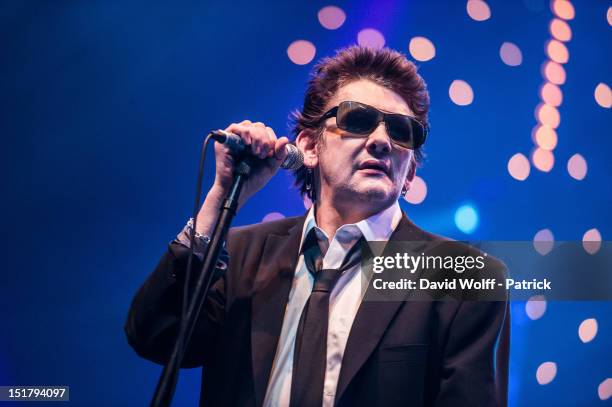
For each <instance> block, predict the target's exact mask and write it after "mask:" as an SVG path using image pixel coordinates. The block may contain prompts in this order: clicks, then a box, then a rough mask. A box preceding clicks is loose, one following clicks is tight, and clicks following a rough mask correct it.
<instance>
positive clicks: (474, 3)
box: [466, 0, 491, 21]
mask: <svg viewBox="0 0 612 407" xmlns="http://www.w3.org/2000/svg"><path fill="white" fill-rule="evenodd" d="M466 9H467V13H468V15H469V16H470V17H472V18H473V19H474V20H476V21H484V20H488V19H489V18H490V17H491V9H490V8H489V5H488V4H487V3H486V2H484V1H482V0H468V2H467V4H466Z"/></svg>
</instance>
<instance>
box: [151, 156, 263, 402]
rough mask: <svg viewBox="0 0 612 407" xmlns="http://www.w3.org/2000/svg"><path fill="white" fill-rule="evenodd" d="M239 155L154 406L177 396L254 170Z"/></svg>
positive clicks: (159, 385) (157, 390) (154, 400)
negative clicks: (187, 352) (227, 239)
mask: <svg viewBox="0 0 612 407" xmlns="http://www.w3.org/2000/svg"><path fill="white" fill-rule="evenodd" d="M237 158H238V159H237V162H236V164H235V166H234V179H233V181H232V187H231V189H230V191H229V193H228V194H227V197H226V198H225V200H224V201H223V206H222V207H221V210H220V215H219V218H218V220H217V224H216V225H215V228H214V230H213V233H212V236H211V238H210V243H209V244H208V245H207V247H206V252H205V253H204V263H203V266H202V271H201V273H200V274H199V276H198V279H197V281H196V285H195V287H194V289H193V294H192V296H191V301H189V305H188V307H187V313H186V314H185V320H184V321H181V326H180V330H179V333H178V336H177V339H176V342H175V344H174V348H173V351H172V354H171V356H170V359H169V360H168V364H167V365H166V366H165V367H164V370H163V372H162V375H161V377H160V378H159V382H158V383H157V387H156V389H155V394H154V396H153V400H152V401H151V407H168V406H170V403H171V401H172V397H173V396H174V390H175V388H176V383H177V381H178V374H179V369H180V366H181V363H182V361H183V356H184V353H185V349H186V348H187V346H188V344H189V341H190V339H191V334H192V333H193V329H194V327H195V324H196V321H197V320H198V318H199V315H200V312H201V311H202V307H203V305H204V302H205V300H206V296H207V294H208V290H209V288H210V283H211V281H212V277H213V274H214V270H215V266H216V264H217V259H218V257H219V254H220V253H221V249H222V247H223V242H224V241H225V237H226V235H227V232H228V230H229V228H230V225H231V223H232V220H233V218H234V216H235V215H236V209H237V208H238V198H239V196H240V192H241V190H242V187H243V184H244V182H245V181H246V179H247V178H248V177H249V174H250V172H251V165H250V164H249V163H248V162H247V160H248V157H242V158H241V157H237Z"/></svg>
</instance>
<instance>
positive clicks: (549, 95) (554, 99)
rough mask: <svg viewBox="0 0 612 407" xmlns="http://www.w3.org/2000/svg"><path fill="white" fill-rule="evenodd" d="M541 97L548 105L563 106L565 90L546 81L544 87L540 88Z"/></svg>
mask: <svg viewBox="0 0 612 407" xmlns="http://www.w3.org/2000/svg"><path fill="white" fill-rule="evenodd" d="M540 97H541V98H542V100H543V101H544V103H546V104H547V105H551V106H555V107H557V106H561V103H563V92H561V88H559V87H558V86H557V85H555V84H553V83H550V82H546V83H545V84H544V85H543V86H542V88H540Z"/></svg>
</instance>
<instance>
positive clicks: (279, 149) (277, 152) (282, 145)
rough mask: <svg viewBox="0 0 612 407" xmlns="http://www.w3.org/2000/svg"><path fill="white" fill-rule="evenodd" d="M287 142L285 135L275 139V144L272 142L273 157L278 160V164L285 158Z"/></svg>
mask: <svg viewBox="0 0 612 407" xmlns="http://www.w3.org/2000/svg"><path fill="white" fill-rule="evenodd" d="M287 144H289V139H288V138H287V137H281V138H279V139H278V140H276V144H274V158H276V160H277V161H279V163H278V164H279V165H280V164H281V163H282V162H283V161H285V158H287V149H286V146H287Z"/></svg>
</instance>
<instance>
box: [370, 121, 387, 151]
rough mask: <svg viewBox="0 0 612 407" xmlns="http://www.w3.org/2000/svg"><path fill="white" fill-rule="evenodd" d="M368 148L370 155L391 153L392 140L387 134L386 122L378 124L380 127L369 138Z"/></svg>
mask: <svg viewBox="0 0 612 407" xmlns="http://www.w3.org/2000/svg"><path fill="white" fill-rule="evenodd" d="M366 148H367V149H368V151H369V152H370V154H374V153H378V154H380V153H385V154H386V153H389V152H390V151H391V148H392V146H391V139H390V138H389V135H388V134H387V128H386V127H385V123H384V122H380V123H378V126H377V127H376V128H375V129H374V131H373V132H372V133H370V135H369V136H368V141H367V142H366Z"/></svg>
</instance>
